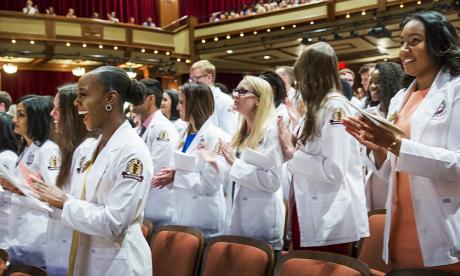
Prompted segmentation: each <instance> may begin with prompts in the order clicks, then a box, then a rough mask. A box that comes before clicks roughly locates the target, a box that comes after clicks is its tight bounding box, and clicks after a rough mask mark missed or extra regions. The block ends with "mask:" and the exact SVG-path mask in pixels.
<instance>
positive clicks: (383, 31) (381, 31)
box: [367, 25, 391, 38]
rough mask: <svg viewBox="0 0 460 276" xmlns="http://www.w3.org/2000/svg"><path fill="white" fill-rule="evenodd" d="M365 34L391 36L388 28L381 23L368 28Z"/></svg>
mask: <svg viewBox="0 0 460 276" xmlns="http://www.w3.org/2000/svg"><path fill="white" fill-rule="evenodd" d="M367 34H368V35H370V36H372V37H375V38H385V37H391V31H390V30H388V29H387V28H386V27H385V26H381V25H377V26H375V27H374V28H372V29H370V30H369V32H368V33H367Z"/></svg>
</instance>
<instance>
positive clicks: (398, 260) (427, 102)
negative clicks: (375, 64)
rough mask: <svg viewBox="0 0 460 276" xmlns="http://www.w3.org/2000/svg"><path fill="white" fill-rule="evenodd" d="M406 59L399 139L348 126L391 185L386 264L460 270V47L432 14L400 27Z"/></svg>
mask: <svg viewBox="0 0 460 276" xmlns="http://www.w3.org/2000/svg"><path fill="white" fill-rule="evenodd" d="M400 58H401V62H402V64H403V67H404V71H405V73H406V74H408V75H410V76H413V77H415V80H414V82H413V83H412V84H411V85H410V86H409V88H407V89H404V90H401V91H399V92H398V93H397V94H396V96H395V97H394V98H393V99H392V100H391V104H390V107H389V111H388V119H389V120H390V121H392V122H393V123H394V124H395V125H396V126H398V127H400V128H401V129H403V130H404V131H405V133H406V136H405V137H400V136H398V135H396V134H394V133H392V132H389V131H386V130H384V129H382V128H381V127H379V126H377V125H375V124H373V123H372V122H370V121H369V120H367V119H365V118H359V119H356V118H349V119H345V120H344V121H343V123H344V125H345V126H346V128H347V131H348V132H349V133H350V134H352V135H353V136H354V137H355V138H356V139H357V140H358V141H359V142H360V143H362V144H363V145H365V146H366V147H367V148H368V149H370V150H372V156H371V157H372V158H371V159H372V162H371V163H373V164H375V168H374V169H375V170H374V172H375V173H376V174H377V175H378V176H379V177H380V178H381V179H382V180H384V181H386V182H388V183H389V191H394V192H392V193H390V194H389V196H388V199H387V204H386V206H387V208H388V209H387V215H386V221H385V223H386V227H385V240H384V251H383V258H384V259H385V261H387V262H391V264H392V267H393V268H409V267H410V268H416V267H430V268H434V269H440V270H445V271H450V272H455V273H459V272H460V263H459V261H460V259H459V257H458V252H460V230H459V229H460V212H459V210H460V209H459V208H460V207H459V205H458V204H456V203H454V202H456V201H457V199H458V198H459V197H460V187H459V185H458V181H459V179H460V170H459V168H460V161H459V160H460V153H459V151H458V149H459V148H460V124H458V122H457V121H458V118H459V116H460V77H459V75H460V44H459V42H458V37H457V33H456V30H455V29H454V27H453V26H452V24H451V23H450V22H449V21H448V20H447V18H446V17H445V16H444V15H442V14H440V13H437V12H433V11H426V12H420V13H416V14H413V15H411V16H409V17H408V18H407V19H406V20H404V22H403V23H402V32H401V48H400Z"/></svg>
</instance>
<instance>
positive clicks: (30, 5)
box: [22, 0, 37, 15]
mask: <svg viewBox="0 0 460 276" xmlns="http://www.w3.org/2000/svg"><path fill="white" fill-rule="evenodd" d="M22 12H23V13H25V14H27V15H33V14H36V13H37V10H36V9H35V7H34V2H32V0H27V1H26V6H25V7H24V8H22Z"/></svg>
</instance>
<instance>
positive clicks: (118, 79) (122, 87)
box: [91, 66, 145, 111]
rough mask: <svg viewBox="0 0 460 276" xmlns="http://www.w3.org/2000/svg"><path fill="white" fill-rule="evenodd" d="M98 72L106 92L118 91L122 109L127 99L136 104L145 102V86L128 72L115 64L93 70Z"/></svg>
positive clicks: (94, 72) (95, 72)
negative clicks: (130, 76)
mask: <svg viewBox="0 0 460 276" xmlns="http://www.w3.org/2000/svg"><path fill="white" fill-rule="evenodd" d="M91 73H93V74H97V77H98V81H99V83H100V84H101V85H102V87H103V89H104V91H105V92H108V91H111V90H113V91H116V92H117V93H118V95H119V96H120V103H119V104H120V110H121V111H123V108H122V107H123V103H124V102H125V101H127V102H130V103H132V104H134V105H139V104H142V103H143V102H144V98H145V86H144V84H142V83H141V82H138V81H137V80H135V79H132V80H131V79H130V78H129V76H128V74H127V73H126V72H125V71H124V70H122V69H120V68H118V67H115V66H101V67H98V68H96V69H94V70H92V71H91Z"/></svg>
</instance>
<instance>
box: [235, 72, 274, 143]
mask: <svg viewBox="0 0 460 276" xmlns="http://www.w3.org/2000/svg"><path fill="white" fill-rule="evenodd" d="M243 80H244V81H246V82H247V84H248V86H249V87H250V88H251V89H253V90H254V91H255V92H256V93H257V94H258V95H259V105H258V107H257V111H256V117H255V119H254V123H253V126H252V129H251V131H250V132H249V135H248V136H247V139H244V137H245V133H246V129H247V123H246V120H240V121H241V123H240V126H239V129H238V131H237V133H236V135H235V136H233V139H232V142H231V145H232V147H234V148H238V149H244V148H250V149H255V148H256V147H257V145H258V144H259V143H260V141H261V140H262V138H263V137H264V133H265V128H266V127H267V125H268V124H269V123H270V121H272V120H273V118H274V116H275V106H274V104H273V92H272V88H271V86H270V84H269V83H268V82H267V81H266V80H263V79H261V78H259V77H254V76H245V77H244V78H243Z"/></svg>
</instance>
